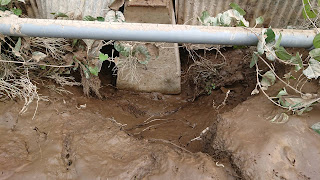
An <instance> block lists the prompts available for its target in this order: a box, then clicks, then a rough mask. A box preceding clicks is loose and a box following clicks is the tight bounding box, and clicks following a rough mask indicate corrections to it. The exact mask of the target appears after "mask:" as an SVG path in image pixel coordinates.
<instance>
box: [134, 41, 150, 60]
mask: <svg viewBox="0 0 320 180" xmlns="http://www.w3.org/2000/svg"><path fill="white" fill-rule="evenodd" d="M135 51H136V52H139V53H141V54H143V55H144V56H145V59H144V60H143V61H141V60H139V63H140V64H148V62H149V60H150V59H151V55H150V53H149V51H148V48H147V47H145V46H142V45H139V46H137V48H136V49H135Z"/></svg>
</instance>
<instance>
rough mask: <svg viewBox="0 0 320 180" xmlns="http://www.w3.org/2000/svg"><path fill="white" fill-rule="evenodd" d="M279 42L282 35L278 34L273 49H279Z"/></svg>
mask: <svg viewBox="0 0 320 180" xmlns="http://www.w3.org/2000/svg"><path fill="white" fill-rule="evenodd" d="M281 40H282V34H281V33H280V35H279V38H278V40H277V42H276V44H275V45H274V47H275V48H276V49H279V48H280V44H281Z"/></svg>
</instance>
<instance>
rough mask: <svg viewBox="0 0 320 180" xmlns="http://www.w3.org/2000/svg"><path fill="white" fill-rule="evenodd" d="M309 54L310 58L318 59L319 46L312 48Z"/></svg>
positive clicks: (319, 56) (319, 57)
mask: <svg viewBox="0 0 320 180" xmlns="http://www.w3.org/2000/svg"><path fill="white" fill-rule="evenodd" d="M309 55H310V57H311V58H313V59H315V60H317V61H320V48H317V49H313V50H312V51H310V52H309Z"/></svg>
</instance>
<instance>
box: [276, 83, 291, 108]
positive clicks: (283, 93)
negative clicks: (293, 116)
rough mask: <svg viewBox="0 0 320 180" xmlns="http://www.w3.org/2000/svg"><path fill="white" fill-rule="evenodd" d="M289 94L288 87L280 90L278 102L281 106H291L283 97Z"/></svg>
mask: <svg viewBox="0 0 320 180" xmlns="http://www.w3.org/2000/svg"><path fill="white" fill-rule="evenodd" d="M287 95H289V94H288V93H287V90H286V88H283V89H282V90H281V91H279V93H278V95H277V98H278V99H279V100H278V102H279V104H281V106H284V107H289V106H290V104H289V103H288V102H286V101H285V99H284V98H283V96H287Z"/></svg>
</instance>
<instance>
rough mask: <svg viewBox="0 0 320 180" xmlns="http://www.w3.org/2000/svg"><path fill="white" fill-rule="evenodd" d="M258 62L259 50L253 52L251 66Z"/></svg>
mask: <svg viewBox="0 0 320 180" xmlns="http://www.w3.org/2000/svg"><path fill="white" fill-rule="evenodd" d="M257 62H258V53H257V52H254V53H253V54H252V60H251V62H250V68H252V67H253V66H255V65H256V64H257Z"/></svg>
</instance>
